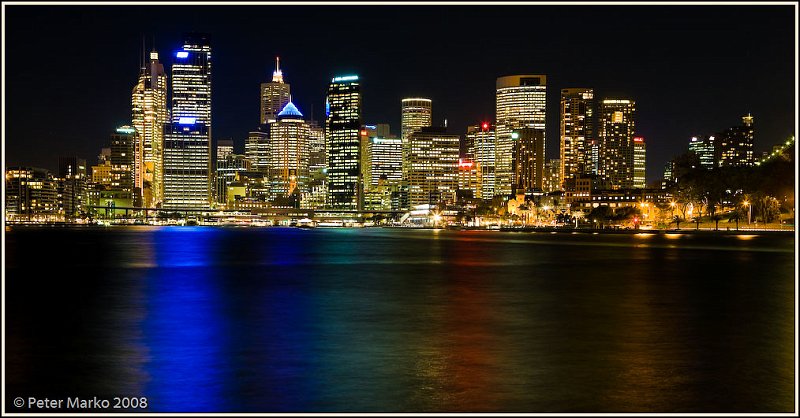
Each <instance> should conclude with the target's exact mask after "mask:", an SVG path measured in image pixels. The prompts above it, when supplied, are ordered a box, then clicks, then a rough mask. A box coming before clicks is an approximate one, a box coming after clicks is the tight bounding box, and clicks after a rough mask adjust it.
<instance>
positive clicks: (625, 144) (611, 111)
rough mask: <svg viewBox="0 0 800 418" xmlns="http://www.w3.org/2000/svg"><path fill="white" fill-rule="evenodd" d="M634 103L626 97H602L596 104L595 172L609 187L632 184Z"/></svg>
mask: <svg viewBox="0 0 800 418" xmlns="http://www.w3.org/2000/svg"><path fill="white" fill-rule="evenodd" d="M635 112H636V103H635V102H634V101H633V100H628V99H605V100H603V102H602V103H601V107H600V120H599V128H600V129H599V138H600V144H599V150H600V152H599V154H600V155H599V160H600V161H599V170H598V174H599V175H600V176H601V177H602V178H603V179H604V180H606V181H608V183H609V184H610V185H611V188H613V189H630V188H633V186H634V147H633V136H634V134H635V133H636V124H635V118H634V116H635Z"/></svg>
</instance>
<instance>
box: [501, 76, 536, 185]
mask: <svg viewBox="0 0 800 418" xmlns="http://www.w3.org/2000/svg"><path fill="white" fill-rule="evenodd" d="M546 86H547V76H545V75H536V74H534V75H511V76H506V77H498V78H497V83H496V88H497V91H496V99H497V106H496V111H497V115H496V116H497V127H496V131H497V140H496V148H495V154H496V157H495V189H494V192H495V194H500V195H509V194H512V193H514V192H515V191H514V186H515V185H517V184H519V182H518V181H517V179H516V177H515V167H514V149H515V145H514V143H515V141H514V139H513V138H511V133H512V132H513V131H515V130H518V129H528V128H535V129H539V130H541V131H542V132H544V129H545V108H546V101H545V99H546V93H547V87H546ZM542 142H544V137H542ZM542 154H543V153H542Z"/></svg>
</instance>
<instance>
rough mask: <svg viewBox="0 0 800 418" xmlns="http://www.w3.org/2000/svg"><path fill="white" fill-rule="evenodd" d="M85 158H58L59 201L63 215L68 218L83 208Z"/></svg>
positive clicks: (71, 217)
mask: <svg viewBox="0 0 800 418" xmlns="http://www.w3.org/2000/svg"><path fill="white" fill-rule="evenodd" d="M86 174H87V170H86V160H85V159H83V158H78V157H59V158H58V178H59V179H60V182H61V201H62V209H63V210H64V217H65V218H66V219H67V220H69V219H73V218H75V217H77V216H79V215H80V213H81V211H82V210H83V193H84V190H85V188H86V182H87V181H88V178H87V175H86Z"/></svg>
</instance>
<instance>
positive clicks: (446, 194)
mask: <svg viewBox="0 0 800 418" xmlns="http://www.w3.org/2000/svg"><path fill="white" fill-rule="evenodd" d="M408 143H409V149H410V153H409V163H408V167H409V170H408V197H409V204H410V206H411V207H414V206H417V205H423V204H431V205H439V204H444V205H447V204H449V203H453V202H455V199H456V190H457V189H458V153H459V136H458V135H451V134H448V133H447V130H446V129H445V128H440V127H423V128H420V129H419V130H418V131H414V132H412V133H411V135H410V136H409V138H408Z"/></svg>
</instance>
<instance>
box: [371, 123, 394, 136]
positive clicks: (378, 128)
mask: <svg viewBox="0 0 800 418" xmlns="http://www.w3.org/2000/svg"><path fill="white" fill-rule="evenodd" d="M364 129H366V130H367V137H369V138H374V137H380V138H396V137H395V136H393V135H392V131H391V127H390V126H389V124H388V123H376V124H374V125H364Z"/></svg>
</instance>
